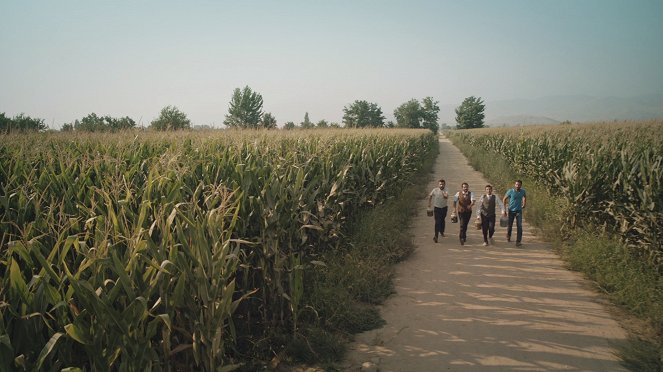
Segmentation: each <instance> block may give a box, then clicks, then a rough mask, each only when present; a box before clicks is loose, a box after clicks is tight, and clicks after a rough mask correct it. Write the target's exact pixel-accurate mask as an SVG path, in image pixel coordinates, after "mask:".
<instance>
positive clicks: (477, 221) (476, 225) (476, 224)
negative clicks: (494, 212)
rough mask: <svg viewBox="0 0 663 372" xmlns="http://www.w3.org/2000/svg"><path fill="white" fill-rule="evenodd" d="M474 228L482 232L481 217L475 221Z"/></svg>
mask: <svg viewBox="0 0 663 372" xmlns="http://www.w3.org/2000/svg"><path fill="white" fill-rule="evenodd" d="M474 227H476V229H477V230H481V217H479V216H477V219H476V220H474Z"/></svg>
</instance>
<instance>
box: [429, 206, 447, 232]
mask: <svg viewBox="0 0 663 372" xmlns="http://www.w3.org/2000/svg"><path fill="white" fill-rule="evenodd" d="M448 210H449V208H448V207H444V208H438V207H435V209H434V210H433V212H434V213H435V237H436V238H437V234H438V233H439V234H442V235H444V226H445V225H444V219H445V218H447V211H448Z"/></svg>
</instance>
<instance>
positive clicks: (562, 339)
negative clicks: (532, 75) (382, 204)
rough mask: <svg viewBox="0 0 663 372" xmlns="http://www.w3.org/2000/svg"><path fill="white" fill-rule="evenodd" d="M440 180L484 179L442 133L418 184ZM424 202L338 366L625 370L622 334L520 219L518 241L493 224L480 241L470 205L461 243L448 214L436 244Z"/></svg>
mask: <svg viewBox="0 0 663 372" xmlns="http://www.w3.org/2000/svg"><path fill="white" fill-rule="evenodd" d="M439 178H444V179H446V181H447V188H448V189H449V193H450V194H452V191H453V193H455V192H456V191H457V190H458V189H460V184H461V183H462V182H468V183H469V184H470V190H471V191H473V192H476V193H477V195H480V193H482V192H483V188H484V186H485V185H486V183H487V181H486V180H485V179H484V178H483V176H482V174H481V173H479V172H476V171H474V170H473V169H472V168H471V167H470V166H469V165H468V163H467V160H466V158H465V157H464V156H463V155H462V154H461V153H460V151H459V150H458V149H457V148H456V147H454V146H453V145H452V144H451V143H450V142H449V141H448V140H447V139H445V138H441V139H440V155H439V156H438V158H437V161H436V164H435V166H434V172H433V174H432V175H431V178H430V181H429V183H428V185H422V187H425V188H426V190H428V191H430V190H432V189H433V188H434V187H436V186H437V179H439ZM523 188H525V189H527V185H526V184H525V185H523ZM496 191H497V193H498V194H499V195H500V196H503V193H504V191H505V190H496ZM427 203H428V200H427V199H426V200H422V201H421V202H420V210H421V213H419V215H418V216H417V217H415V218H414V221H413V224H412V227H411V229H412V234H413V236H414V243H415V245H416V251H415V252H414V254H413V255H412V256H411V257H410V258H409V259H408V260H407V261H405V262H403V263H401V264H399V265H398V266H397V267H396V277H395V287H396V293H395V294H394V295H392V296H391V297H390V298H389V299H388V300H387V301H386V302H385V304H384V305H383V306H382V307H381V314H382V316H383V318H384V319H385V320H386V322H387V324H386V325H385V326H384V327H383V328H380V329H376V330H373V331H369V332H365V333H362V334H360V335H357V337H356V342H355V343H353V344H352V345H351V351H350V352H349V353H348V356H347V358H346V361H345V362H344V363H343V366H342V368H343V369H344V370H346V371H359V370H361V366H362V364H363V363H365V362H370V363H373V365H374V367H373V370H375V367H377V368H379V371H381V372H389V371H395V372H400V371H407V372H415V371H550V370H570V371H623V370H624V368H623V367H621V366H620V364H619V360H618V358H617V356H616V355H615V345H617V344H618V343H620V342H624V341H625V339H626V332H625V331H624V330H623V329H622V328H621V327H620V326H619V325H618V324H617V323H616V321H615V320H613V319H612V318H611V317H610V315H609V314H608V312H607V310H606V308H604V306H603V305H602V304H601V300H600V298H599V296H598V295H597V294H596V293H594V292H593V291H592V290H591V289H590V288H591V287H590V286H589V285H587V283H586V282H584V281H583V279H582V276H581V275H580V274H578V273H574V272H571V271H568V270H567V269H565V268H564V267H563V263H562V261H561V260H560V259H559V258H558V256H556V255H555V254H554V253H553V252H552V251H551V248H550V245H549V244H547V243H544V242H542V241H540V240H539V239H537V237H536V236H533V235H532V234H531V233H530V227H529V226H528V225H527V224H526V223H524V236H523V246H521V247H518V248H516V247H515V243H513V242H511V243H507V242H506V237H505V234H506V229H505V228H500V227H499V222H498V226H497V228H496V232H495V245H493V246H488V247H483V246H482V243H483V238H482V237H481V231H477V230H475V229H474V225H473V222H474V218H475V217H476V215H475V214H474V213H473V215H472V220H471V225H470V227H469V229H468V241H467V243H465V245H464V246H461V245H460V243H459V241H458V231H459V226H458V224H452V223H450V218H449V216H448V215H447V220H446V232H445V233H446V235H447V237H446V238H441V239H440V240H439V243H437V244H436V243H434V242H433V232H434V230H433V219H432V217H427V216H426V213H425V209H426V206H427ZM527 204H528V205H533V204H536V200H533V199H530V200H528V202H527ZM451 205H452V203H450V207H451ZM526 217H527V215H526V214H525V218H526ZM498 218H499V217H498ZM513 236H514V237H515V223H514V232H513Z"/></svg>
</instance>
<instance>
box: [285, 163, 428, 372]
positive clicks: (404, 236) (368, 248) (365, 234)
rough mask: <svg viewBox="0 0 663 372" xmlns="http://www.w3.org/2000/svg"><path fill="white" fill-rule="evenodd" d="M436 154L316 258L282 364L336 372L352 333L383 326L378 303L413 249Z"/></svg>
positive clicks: (354, 222) (363, 213)
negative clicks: (412, 230)
mask: <svg viewBox="0 0 663 372" xmlns="http://www.w3.org/2000/svg"><path fill="white" fill-rule="evenodd" d="M437 154H438V151H433V153H432V154H430V155H431V156H430V157H429V159H428V160H427V161H426V162H425V164H423V166H422V168H421V171H420V172H419V174H416V175H415V176H414V177H412V178H411V180H410V183H409V184H408V185H407V186H406V187H404V188H403V190H402V192H401V193H400V194H399V195H396V196H394V197H392V198H390V199H389V200H387V201H386V202H385V203H383V204H380V205H377V206H375V207H373V208H371V209H368V210H365V211H362V212H361V213H359V214H358V216H356V218H355V219H353V220H352V221H351V222H350V223H348V225H349V226H351V228H350V229H349V230H348V231H347V232H346V236H345V238H344V239H343V241H342V242H341V243H340V244H339V245H338V246H337V247H336V248H335V249H334V250H329V251H326V252H325V253H323V254H322V255H321V256H320V257H319V261H321V262H324V266H323V265H320V266H317V267H315V268H314V269H313V270H310V271H309V277H308V278H306V280H307V283H308V285H307V286H306V288H307V289H308V291H307V292H306V293H305V299H304V302H305V303H306V304H307V306H305V308H304V309H303V310H302V311H301V314H300V315H299V320H300V327H299V330H298V332H297V334H296V335H294V337H293V336H292V335H284V338H283V342H284V344H285V353H284V355H283V356H282V358H283V360H282V361H283V362H284V365H289V366H292V365H293V364H301V363H305V364H306V365H315V366H316V368H321V369H323V370H325V371H336V370H339V369H338V368H339V367H338V363H339V362H340V361H341V360H342V358H343V356H344V353H345V352H346V347H347V344H348V343H349V342H351V341H352V338H353V335H354V334H357V333H360V332H364V331H368V330H371V329H375V328H379V327H381V326H382V325H384V320H383V319H382V318H381V316H380V313H379V310H378V307H377V305H379V304H381V303H383V302H384V300H386V299H387V297H389V296H390V295H391V294H392V293H394V285H393V274H394V265H395V264H396V263H398V262H400V261H402V260H404V259H405V258H407V257H408V256H409V255H410V254H411V253H412V252H413V251H414V243H413V239H412V236H411V235H410V234H409V229H408V226H409V225H410V223H411V220H412V217H414V216H415V215H416V214H417V213H418V211H417V205H418V203H419V201H420V200H422V199H424V198H425V197H426V195H427V193H426V188H425V187H423V186H422V185H426V184H427V183H428V181H429V178H430V173H431V171H432V168H433V164H434V162H435V158H436V156H437ZM316 370H317V369H316Z"/></svg>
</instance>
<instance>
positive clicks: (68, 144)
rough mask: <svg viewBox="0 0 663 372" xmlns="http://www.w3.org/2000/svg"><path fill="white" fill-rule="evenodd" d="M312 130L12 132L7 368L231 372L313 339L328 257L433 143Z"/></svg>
mask: <svg viewBox="0 0 663 372" xmlns="http://www.w3.org/2000/svg"><path fill="white" fill-rule="evenodd" d="M302 132H303V131H290V132H286V131H282V132H276V133H275V132H270V133H264V134H263V133H258V134H259V135H256V132H253V131H252V133H246V132H241V131H232V132H230V133H228V132H227V131H225V132H222V131H219V132H218V133H213V134H210V133H209V132H205V133H200V132H184V133H176V134H175V133H159V132H153V131H151V132H138V133H120V134H113V135H111V134H86V135H82V134H80V133H79V134H69V133H67V134H62V133H41V134H30V135H21V136H14V135H7V136H6V137H5V138H3V145H4V146H3V147H2V149H1V151H0V179H3V180H5V182H3V183H1V184H0V187H1V188H2V190H0V191H1V192H0V244H1V247H0V248H1V249H0V304H2V305H1V306H2V307H1V309H2V311H1V312H0V356H2V358H0V363H2V364H0V370H4V369H9V370H12V369H17V368H23V366H24V367H25V368H26V369H29V370H31V369H40V368H39V367H40V365H41V367H42V369H45V370H50V369H62V368H69V367H71V368H81V369H84V370H150V369H152V370H158V369H169V368H172V369H177V370H179V369H186V368H194V369H196V370H206V371H210V370H218V369H222V370H223V369H229V368H233V367H234V366H235V365H236V364H237V363H239V362H241V360H242V358H245V357H246V355H254V353H257V351H256V350H255V349H253V347H254V346H253V345H254V344H253V342H254V340H264V339H267V338H268V337H269V336H270V335H272V334H276V333H281V332H284V331H287V332H288V333H290V334H292V335H300V334H302V332H300V331H299V329H301V328H302V327H304V323H303V322H304V321H313V320H312V319H313V318H312V315H311V314H315V312H316V309H315V308H314V307H313V306H312V305H311V304H312V301H311V300H310V297H309V296H307V293H309V292H310V291H311V290H312V288H311V287H310V281H309V280H307V279H308V278H309V277H310V276H311V275H313V274H312V273H313V272H315V271H316V270H317V269H318V268H319V267H324V264H325V263H324V262H321V261H320V258H321V257H322V254H323V253H325V252H328V251H330V250H333V249H334V248H335V247H337V245H338V244H339V241H340V237H341V236H343V235H344V230H345V229H347V225H346V222H347V221H349V220H351V219H352V216H354V215H355V214H356V213H359V212H360V211H362V210H365V209H366V208H369V207H372V206H375V205H379V204H381V203H382V202H384V201H385V200H387V199H388V198H389V197H391V196H393V195H395V194H396V193H398V192H399V191H400V190H401V189H402V188H403V187H404V185H406V184H407V183H408V182H409V181H410V179H409V177H410V176H411V175H412V174H413V172H416V171H417V170H418V169H420V167H421V166H422V163H423V161H424V159H426V158H427V157H428V156H429V155H428V154H430V152H431V149H432V146H433V145H434V144H436V143H437V140H436V138H435V137H434V136H432V135H430V133H428V134H427V133H425V132H424V131H412V130H408V131H374V132H371V133H368V132H366V131H361V132H359V131H352V130H344V131H332V130H329V131H324V130H316V131H314V132H315V133H314V134H315V135H313V131H310V132H308V133H307V135H306V136H302ZM72 136H74V137H73V138H74V140H72ZM35 144H39V145H35ZM359 288H360V287H359ZM364 292H365V290H364V291H362V292H361V293H364ZM325 319H326V318H325ZM325 321H326V320H325ZM304 328H305V327H304ZM273 348H276V349H280V348H281V345H276V346H273ZM261 355H264V354H261Z"/></svg>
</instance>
